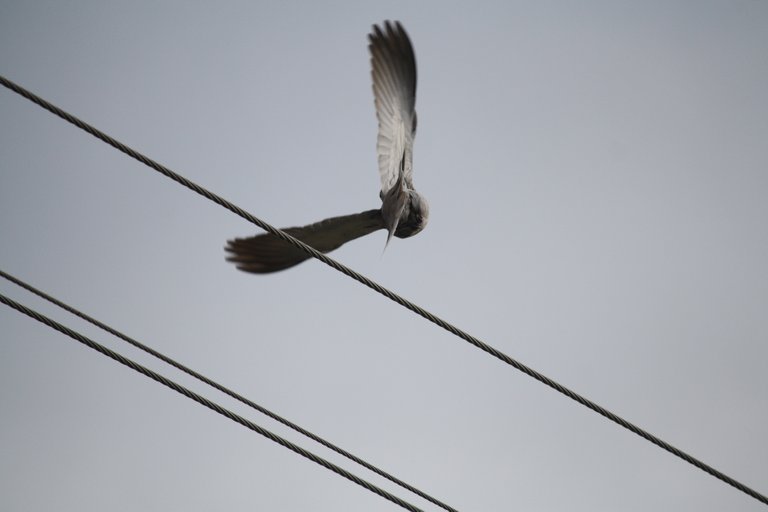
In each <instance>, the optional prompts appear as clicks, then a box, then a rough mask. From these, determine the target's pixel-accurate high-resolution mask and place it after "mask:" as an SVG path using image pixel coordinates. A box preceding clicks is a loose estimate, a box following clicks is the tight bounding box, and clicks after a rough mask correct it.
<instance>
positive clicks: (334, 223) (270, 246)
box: [224, 210, 385, 274]
mask: <svg viewBox="0 0 768 512" xmlns="http://www.w3.org/2000/svg"><path fill="white" fill-rule="evenodd" d="M384 227H385V226H384V219H383V218H382V216H381V210H368V211H364V212H361V213H355V214H352V215H344V216H341V217H332V218H330V219H325V220H323V221H320V222H316V223H314V224H309V225H308V226H302V227H295V228H287V229H284V230H283V231H285V232H286V233H288V234H289V235H291V236H293V237H294V238H297V239H299V240H301V241H302V242H304V243H305V244H307V245H309V246H311V247H313V248H314V249H317V250H318V251H320V252H323V253H328V252H331V251H333V250H334V249H338V248H339V247H341V246H342V245H344V244H345V243H347V242H349V241H350V240H354V239H356V238H360V237H361V236H365V235H367V234H370V233H373V232H374V231H377V230H379V229H384ZM224 249H225V250H226V251H227V252H228V253H229V254H228V255H227V261H231V262H232V263H234V264H235V265H236V266H237V268H238V269H240V270H242V271H244V272H251V273H254V274H267V273H270V272H277V271H278V270H285V269H287V268H290V267H293V266H294V265H298V264H299V263H301V262H302V261H304V260H306V259H308V258H310V257H311V256H310V255H309V254H307V253H306V252H304V251H302V250H301V249H299V248H298V247H294V246H293V245H291V244H290V243H288V242H286V241H285V240H282V239H281V238H278V237H277V236H275V235H273V234H271V233H264V234H262V235H256V236H252V237H249V238H236V239H234V240H229V241H227V246H226V247H225V248H224Z"/></svg>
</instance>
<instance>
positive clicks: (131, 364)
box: [0, 294, 423, 512]
mask: <svg viewBox="0 0 768 512" xmlns="http://www.w3.org/2000/svg"><path fill="white" fill-rule="evenodd" d="M0 302H2V303H4V304H5V305H7V306H9V307H11V308H13V309H15V310H16V311H19V312H20V313H24V314H25V315H27V316H29V317H30V318H34V319H35V320H37V321H38V322H41V323H43V324H45V325H47V326H48V327H51V328H53V329H55V330H57V331H59V332H60V333H62V334H66V335H67V336H69V337H70V338H72V339H74V340H75V341H79V342H80V343H82V344H83V345H86V346H88V347H90V348H92V349H93V350H95V351H97V352H100V353H101V354H103V355H105V356H107V357H110V358H112V359H114V360H115V361H117V362H118V363H121V364H123V365H125V366H127V367H128V368H131V369H133V370H136V371H137V372H139V373H141V374H143V375H145V376H147V377H149V378H150V379H152V380H154V381H156V382H159V383H160V384H163V385H164V386H167V387H169V388H171V389H172V390H174V391H177V392H178V393H181V394H182V395H184V396H186V397H187V398H190V399H192V400H194V401H195V402H197V403H199V404H201V405H204V406H206V407H207V408H209V409H211V410H212V411H215V412H217V413H219V414H221V415H222V416H224V417H226V418H229V419H230V420H232V421H234V422H236V423H239V424H241V425H242V426H244V427H246V428H248V429H250V430H253V431H254V432H256V433H259V434H261V435H262V436H264V437H266V438H267V439H270V440H271V441H274V442H276V443H277V444H279V445H281V446H283V447H285V448H288V449H289V450H291V451H293V452H295V453H298V454H299V455H301V456H302V457H306V458H307V459H309V460H311V461H312V462H316V463H317V464H320V465H321V466H323V467H324V468H326V469H329V470H331V471H333V472H334V473H336V474H337V475H340V476H343V477H344V478H346V479H347V480H350V481H352V482H354V483H356V484H357V485H359V486H361V487H364V488H365V489H368V490H369V491H371V492H373V493H375V494H378V495H379V496H381V497H382V498H384V499H387V500H389V501H391V502H392V503H395V504H396V505H399V506H401V507H403V508H404V509H406V510H410V511H411V512H423V511H422V510H421V509H420V508H418V507H416V506H414V505H411V504H410V503H408V502H407V501H404V500H402V499H401V498H398V497H397V496H395V495H394V494H391V493H389V492H387V491H385V490H384V489H382V488H380V487H377V486H375V485H373V484H372V483H370V482H367V481H366V480H363V479H362V478H360V477H358V476H356V475H354V474H352V473H350V472H349V471H347V470H345V469H344V468H342V467H340V466H337V465H336V464H334V463H332V462H330V461H328V460H326V459H324V458H322V457H320V456H318V455H315V454H314V453H312V452H310V451H308V450H305V449H304V448H302V447H301V446H299V445H296V444H294V443H292V442H290V441H288V440H287V439H284V438H282V437H280V436H278V435H276V434H273V433H272V432H270V431H269V430H267V429H265V428H262V427H260V426H258V425H257V424H255V423H253V422H252V421H249V420H247V419H245V418H244V417H242V416H239V415H237V414H235V413H233V412H232V411H230V410H228V409H225V408H224V407H222V406H220V405H218V404H217V403H215V402H212V401H211V400H208V399H207V398H205V397H203V396H202V395H198V394H197V393H195V392H194V391H191V390H190V389H187V388H185V387H184V386H182V385H180V384H177V383H176V382H174V381H172V380H170V379H168V378H166V377H163V376H162V375H160V374H159V373H157V372H154V371H152V370H150V369H149V368H147V367H145V366H142V365H140V364H138V363H136V362H135V361H132V360H131V359H128V358H127V357H124V356H122V355H120V354H118V353H117V352H115V351H113V350H110V349H108V348H107V347H105V346H103V345H100V344H98V343H96V342H95V341H93V340H91V339H90V338H87V337H85V336H83V335H82V334H80V333H79V332H77V331H74V330H72V329H70V328H69V327H66V326H64V325H62V324H60V323H58V322H56V321H54V320H51V319H50V318H48V317H47V316H45V315H42V314H40V313H38V312H37V311H35V310H33V309H30V308H28V307H26V306H24V305H23V304H20V303H18V302H16V301H14V300H12V299H9V298H8V297H6V296H5V295H2V294H0Z"/></svg>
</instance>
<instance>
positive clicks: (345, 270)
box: [0, 75, 768, 505]
mask: <svg viewBox="0 0 768 512" xmlns="http://www.w3.org/2000/svg"><path fill="white" fill-rule="evenodd" d="M0 84H2V85H4V86H5V87H7V88H8V89H11V90H12V91H14V92H16V93H17V94H19V95H21V96H23V97H25V98H27V99H28V100H30V101H32V102H33V103H36V104H37V105H39V106H41V107H43V108H44V109H46V110H48V111H49V112H51V113H53V114H55V115H57V116H59V117H60V118H62V119H64V120H65V121H67V122H69V123H71V124H74V125H75V126H77V127H78V128H81V129H82V130H84V131H86V132H88V133H90V134H91V135H93V136H94V137H96V138H98V139H101V140H102V141H104V142H106V143H107V144H109V145H110V146H112V147H114V148H115V149H118V150H119V151H122V152H123V153H125V154H127V155H128V156H130V157H132V158H134V159H136V160H138V161H139V162H141V163H143V164H145V165H147V166H148V167H151V168H152V169H154V170H156V171H157V172H159V173H161V174H163V175H164V176H166V177H168V178H170V179H172V180H174V181H176V182H177V183H179V184H181V185H184V186H185V187H187V188H189V189H190V190H193V191H194V192H197V193H198V194H200V195H201V196H203V197H205V198H206V199H209V200H211V201H213V202H215V203H216V204H218V205H220V206H223V207H224V208H226V209H228V210H230V211H231V212H233V213H235V214H236V215H238V216H240V217H242V218H243V219H245V220H247V221H249V222H251V223H252V224H255V225H257V226H259V227H260V228H262V229H264V230H265V231H267V232H269V233H271V234H273V235H275V236H276V237H278V238H280V239H281V240H284V241H286V242H288V243H289V244H291V245H293V246H294V247H297V248H299V249H301V250H302V251H305V252H306V253H307V254H309V255H310V256H312V257H313V258H315V259H318V260H320V261H322V262H323V263H325V264H326V265H328V266H330V267H332V268H334V269H336V270H338V271H339V272H341V273H342V274H345V275H346V276H348V277H351V278H352V279H354V280H356V281H358V282H359V283H362V284H364V285H365V286H367V287H368V288H370V289H372V290H374V291H376V292H378V293H380V294H381V295H383V296H385V297H387V298H388V299H390V300H392V301H394V302H396V303H398V304H400V305H401V306H403V307H404V308H406V309H409V310H410V311H412V312H414V313H416V314H417V315H419V316H421V317H423V318H425V319H427V320H429V321H430V322H432V323H433V324H435V325H437V326H439V327H441V328H443V329H445V330H446V331H448V332H450V333H451V334H453V335H455V336H457V337H459V338H461V339H463V340H464V341H466V342H467V343H470V344H471V345H474V346H475V347H477V348H479V349H480V350H482V351H484V352H487V353H488V354H490V355H492V356H493V357H495V358H497V359H499V360H500V361H502V362H504V363H506V364H508V365H510V366H512V367H513V368H515V369H517V370H519V371H521V372H523V373H525V374H526V375H528V376H529V377H532V378H534V379H536V380H538V381H539V382H541V383H542V384H545V385H547V386H549V387H550V388H552V389H554V390H555V391H558V392H559V393H562V394H563V395H565V396H567V397H568V398H570V399H571V400H574V401H576V402H578V403H580V404H581V405H583V406H585V407H587V408H589V409H591V410H592V411H594V412H596V413H598V414H600V415H601V416H603V417H604V418H607V419H609V420H611V421H613V422H614V423H616V424H617V425H620V426H622V427H624V428H625V429H627V430H629V431H630V432H633V433H635V434H637V435H638V436H640V437H642V438H643V439H645V440H647V441H650V442H651V443H653V444H655V445H656V446H658V447H660V448H662V449H663V450H666V451H667V452H669V453H671V454H672V455H674V456H676V457H679V458H680V459H682V460H684V461H686V462H688V463H689V464H692V465H693V466H695V467H697V468H699V469H701V470H702V471H704V472H706V473H709V474H710V475H712V476H714V477H715V478H717V479H718V480H721V481H723V482H725V483H727V484H728V485H730V486H732V487H734V488H735V489H738V490H739V491H741V492H743V493H745V494H747V495H749V496H751V497H753V498H755V499H756V500H758V501H760V502H762V503H764V504H766V505H768V497H766V496H765V495H763V494H761V493H759V492H757V491H755V490H754V489H752V488H750V487H748V486H746V485H744V484H742V483H741V482H739V481H737V480H735V479H733V478H731V477H730V476H728V475H726V474H725V473H723V472H721V471H718V470H717V469H715V468H713V467H712V466H710V465H708V464H706V463H704V462H702V461H700V460H698V459H696V458H695V457H693V456H691V455H689V454H688V453H686V452H684V451H683V450H680V449H679V448H676V447H675V446H672V445H671V444H669V443H667V442H666V441H664V440H662V439H660V438H659V437H656V436H655V435H653V434H651V433H650V432H647V431H646V430H644V429H642V428H640V427H638V426H636V425H634V424H632V423H630V422H629V421H627V420H625V419H623V418H621V417H620V416H618V415H616V414H614V413H612V412H611V411H609V410H607V409H605V408H604V407H602V406H600V405H598V404H597V403H595V402H593V401H591V400H589V399H588V398H585V397H583V396H581V395H579V394H578V393H576V392H574V391H572V390H570V389H568V388H567V387H565V386H563V385H562V384H559V383H558V382H556V381H554V380H552V379H550V378H549V377H547V376H545V375H543V374H541V373H539V372H537V371H536V370H534V369H532V368H529V367H528V366H526V365H524V364H523V363H521V362H519V361H517V360H515V359H513V358H511V357H510V356H508V355H506V354H505V353H503V352H501V351H500V350H498V349H496V348H494V347H492V346H490V345H488V344H487V343H484V342H483V341H481V340H479V339H478V338H476V337H474V336H472V335H470V334H468V333H466V332H464V331H462V330H461V329H459V328H458V327H456V326H454V325H452V324H450V323H448V322H446V321H445V320H443V319H442V318H440V317H438V316H436V315H433V314H432V313H430V312H429V311H427V310H425V309H424V308H422V307H420V306H418V305H416V304H414V303H413V302H411V301H409V300H407V299H405V298H403V297H401V296H400V295H397V294H396V293H394V292H392V291H390V290H388V289H386V288H384V287H383V286H381V285H379V284H378V283H376V282H374V281H372V280H371V279H369V278H367V277H365V276H364V275H362V274H359V273H358V272H355V271H354V270H352V269H350V268H349V267H347V266H345V265H342V264H341V263H339V262H338V261H336V260H334V259H332V258H329V257H328V256H326V255H325V254H322V253H320V252H318V251H317V250H315V249H313V248H312V247H310V246H309V245H307V244H305V243H303V242H301V241H300V240H297V239H295V238H293V237H292V236H290V235H288V234H287V233H285V232H283V231H281V230H279V229H277V228H275V227H274V226H271V225H270V224H267V223H266V222H264V221H263V220H261V219H259V218H257V217H255V216H253V215H252V214H250V213H248V212H246V211H245V210H243V209H242V208H240V207H238V206H236V205H234V204H232V203H231V202H229V201H227V200H226V199H224V198H222V197H221V196H218V195H216V194H214V193H213V192H210V191H208V190H206V189H205V188H203V187H201V186H200V185H197V184H196V183H194V182H192V181H190V180H188V179H187V178H185V177H183V176H180V175H179V174H177V173H175V172H173V171H172V170H170V169H168V168H167V167H165V166H163V165H161V164H159V163H157V162H155V161H154V160H152V159H150V158H148V157H146V156H144V155H142V154H141V153H139V152H137V151H136V150H134V149H132V148H130V147H128V146H126V145H125V144H122V143H121V142H119V141H117V140H115V139H113V138H112V137H110V136H109V135H107V134H105V133H104V132H101V131H100V130H98V129H96V128H94V127H93V126H91V125H89V124H87V123H85V122H84V121H81V120H80V119H78V118H77V117H75V116H73V115H72V114H69V113H67V112H65V111H64V110H62V109H60V108H59V107H57V106H55V105H53V104H51V103H49V102H48V101H46V100H44V99H43V98H41V97H39V96H37V95H35V94H33V93H32V92H30V91H28V90H26V89H24V88H23V87H21V86H19V85H17V84H15V83H14V82H12V81H10V80H8V79H7V78H5V77H3V76H2V75H0Z"/></svg>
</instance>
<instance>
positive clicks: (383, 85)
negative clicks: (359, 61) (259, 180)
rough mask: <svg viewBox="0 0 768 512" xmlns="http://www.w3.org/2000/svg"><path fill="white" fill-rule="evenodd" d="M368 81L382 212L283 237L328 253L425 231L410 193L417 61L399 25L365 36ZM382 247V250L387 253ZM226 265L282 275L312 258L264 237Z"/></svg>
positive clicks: (420, 205) (422, 205)
mask: <svg viewBox="0 0 768 512" xmlns="http://www.w3.org/2000/svg"><path fill="white" fill-rule="evenodd" d="M368 41H369V44H368V51H369V52H370V54H371V76H372V78H373V97H374V105H375V106H376V118H377V119H378V121H379V134H378V139H377V143H376V151H377V153H378V159H379V175H380V177H381V192H380V193H379V197H380V198H381V207H380V208H378V209H375V210H367V211H364V212H361V213H355V214H352V215H344V216H341V217H331V218H329V219H325V220H322V221H320V222H316V223H314V224H309V225H307V226H302V227H293V228H287V229H284V230H283V231H285V232H286V233H288V234H290V235H291V236H293V237H295V238H298V239H299V240H301V241H302V242H304V243H306V244H307V245H310V246H312V247H314V248H315V249H317V250H318V251H320V252H323V253H327V252H330V251H332V250H334V249H338V248H339V247H341V246H342V245H344V244H345V243H347V242H349V241H350V240H354V239H356V238H360V237H361V236H365V235H368V234H370V233H373V232H375V231H378V230H380V229H386V230H387V242H386V244H389V241H390V240H391V238H392V236H393V235H394V236H396V237H398V238H408V237H411V236H413V235H415V234H417V233H419V232H420V231H421V230H422V229H424V227H425V226H426V225H427V220H428V218H429V205H428V204H427V201H426V199H424V197H423V196H421V195H420V194H419V193H418V192H416V190H415V189H414V188H413V139H414V136H415V135H416V110H415V107H416V57H415V56H414V54H413V47H412V46H411V41H410V39H409V38H408V34H406V33H405V30H404V29H403V26H402V25H401V24H400V23H399V22H397V21H396V22H394V23H390V22H389V21H387V22H385V23H384V26H383V27H379V26H377V25H374V26H373V30H372V32H371V33H370V34H368ZM386 244H385V247H386ZM226 251H227V252H228V253H229V254H228V256H227V261H231V262H232V263H234V264H235V265H237V268H238V269H240V270H243V271H245V272H252V273H255V274H266V273H269V272H276V271H278V270H284V269H287V268H290V267H292V266H294V265H298V264H299V263H301V262H302V261H304V260H306V259H308V258H310V256H309V255H308V254H307V253H305V252H304V251H302V250H301V249H298V248H296V247H294V246H292V245H291V244H289V243H288V242H285V241H284V240H281V239H280V238H278V237H276V236H274V235H272V234H270V233H265V234H262V235H257V236H253V237H249V238H236V239H234V240H229V241H228V242H227V246H226Z"/></svg>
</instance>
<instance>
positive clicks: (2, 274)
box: [0, 269, 458, 512]
mask: <svg viewBox="0 0 768 512" xmlns="http://www.w3.org/2000/svg"><path fill="white" fill-rule="evenodd" d="M0 277H2V278H4V279H6V280H8V281H10V282H12V283H14V284H16V285H17V286H20V287H22V288H24V289H25V290H27V291H29V292H32V293H34V294H35V295H37V296H38V297H41V298H43V299H45V300H47V301H48V302H50V303H52V304H55V305H56V306H58V307H60V308H61V309H63V310H65V311H67V312H69V313H72V314H73V315H75V316H77V317H79V318H82V319H83V320H85V321H86V322H89V323H91V324H93V325H95V326H96V327H99V328H100V329H102V330H104V331H106V332H108V333H109V334H111V335H113V336H116V337H118V338H120V339H121V340H123V341H125V342H127V343H129V344H131V345H133V346H134V347H136V348H138V349H140V350H143V351H144V352H146V353H148V354H150V355H152V356H154V357H156V358H158V359H160V360H161V361H163V362H165V363H167V364H169V365H171V366H173V367H174V368H177V369H179V370H181V371H182V372H184V373H186V374H187V375H191V376H192V377H194V378H196V379H197V380H199V381H201V382H204V383H205V384H208V385H209V386H211V387H213V388H215V389H217V390H219V391H221V392H222V393H225V394H227V395H229V396H230V397H232V398H234V399H235V400H238V401H239V402H242V403H244V404H245V405H247V406H249V407H251V408H253V409H255V410H257V411H259V412H260V413H262V414H265V415H266V416H269V417H270V418H272V419H273V420H275V421H279V422H280V423H282V424H283V425H285V426H287V427H289V428H291V429H293V430H295V431H296V432H299V433H300V434H302V435H304V436H306V437H308V438H309V439H312V440H313V441H315V442H317V443H320V444H322V445H323V446H325V447H326V448H329V449H331V450H333V451H335V452H336V453H338V454H340V455H343V456H344V457H346V458H348V459H350V460H352V461H354V462H356V463H357V464H360V465H361V466H363V467H364V468H366V469H368V470H370V471H373V472H374V473H376V474H378V475H380V476H382V477H384V478H386V479H387V480H389V481H391V482H394V483H395V484H397V485H399V486H400V487H402V488H404V489H407V490H409V491H411V492H412V493H414V494H416V495H418V496H420V497H422V498H424V499H425V500H427V501H429V502H431V503H433V504H434V505H437V506H438V507H440V508H443V509H445V510H448V511H450V512H458V511H457V510H456V509H455V508H453V507H451V506H449V505H446V504H445V503H443V502H442V501H440V500H438V499H437V498H433V497H432V496H430V495H429V494H427V493H425V492H423V491H420V490H419V489H417V488H416V487H413V486H411V485H409V484H408V483H406V482H404V481H402V480H400V479H399V478H396V477H394V476H392V475H390V474H389V473H387V472H385V471H383V470H381V469H379V468H377V467H376V466H374V465H373V464H370V463H368V462H366V461H365V460H363V459H361V458H359V457H357V456H355V455H353V454H351V453H349V452H348V451H346V450H344V449H342V448H339V447H338V446H336V445H335V444H333V443H331V442H330V441H326V440H325V439H323V438H322V437H320V436H318V435H315V434H313V433H312V432H310V431H308V430H306V429H304V428H302V427H300V426H299V425H297V424H295V423H293V422H291V421H289V420H287V419H285V418H283V417H281V416H279V415H277V414H276V413H274V412H272V411H270V410H268V409H266V408H264V407H262V406H261V405H259V404H257V403H255V402H253V401H251V400H249V399H247V398H245V397H244V396H242V395H240V394H238V393H235V392H234V391H232V390H231V389H229V388H226V387H224V386H222V385H221V384H219V383H217V382H215V381H213V380H211V379H209V378H208V377H206V376H204V375H202V374H200V373H198V372H196V371H195V370H192V369H191V368H189V367H187V366H184V365H183V364H181V363H179V362H177V361H175V360H173V359H171V358H170V357H168V356H166V355H164V354H162V353H160V352H158V351H156V350H155V349H153V348H151V347H148V346H147V345H144V344H143V343H140V342H139V341H136V340H135V339H133V338H131V337H129V336H127V335H126V334H123V333H122V332H120V331H118V330H116V329H113V328H112V327H110V326H108V325H107V324H105V323H103V322H100V321H99V320H96V319H95V318H93V317H91V316H88V315H87V314H85V313H83V312H82V311H79V310H77V309H75V308H74V307H72V306H70V305H68V304H65V303H64V302H61V301H60V300H58V299H56V298H55V297H52V296H51V295H48V294H47V293H45V292H43V291H41V290H38V289H37V288H35V287H34V286H32V285H30V284H28V283H25V282H24V281H22V280H21V279H19V278H17V277H14V276H12V275H10V274H8V273H6V272H4V271H3V270H1V269H0Z"/></svg>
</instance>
